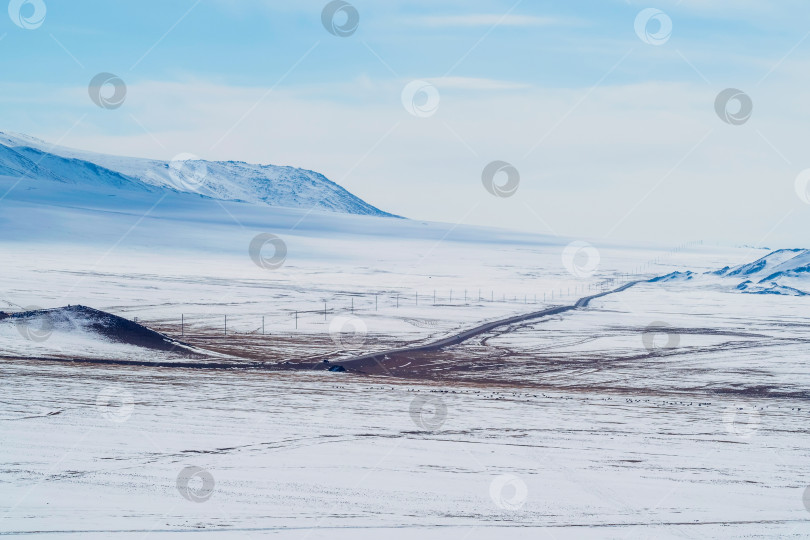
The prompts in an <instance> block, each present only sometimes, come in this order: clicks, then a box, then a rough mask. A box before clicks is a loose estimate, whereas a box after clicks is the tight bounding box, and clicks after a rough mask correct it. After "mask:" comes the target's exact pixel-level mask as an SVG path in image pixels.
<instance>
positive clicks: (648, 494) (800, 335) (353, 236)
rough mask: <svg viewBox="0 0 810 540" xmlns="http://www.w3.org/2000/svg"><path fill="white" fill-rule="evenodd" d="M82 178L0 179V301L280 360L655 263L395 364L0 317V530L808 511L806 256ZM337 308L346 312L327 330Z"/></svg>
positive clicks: (666, 526) (324, 525)
mask: <svg viewBox="0 0 810 540" xmlns="http://www.w3.org/2000/svg"><path fill="white" fill-rule="evenodd" d="M12 157H13V156H12ZM76 157H77V156H73V158H76ZM85 158H87V156H84V157H82V158H81V159H85ZM130 163H132V162H130ZM12 165H13V163H12V164H6V166H7V168H9V170H11V169H10V167H11V166H12ZM83 167H84V166H83ZM84 170H92V169H84ZM130 172H132V171H130ZM6 174H9V173H8V172H6ZM43 174H44V173H43ZM104 174H105V178H106V181H105V182H104V183H101V184H98V183H94V181H92V180H93V178H96V177H93V178H90V177H88V178H85V179H84V180H83V181H82V182H78V183H72V184H71V183H66V182H64V181H61V180H59V179H57V178H43V177H34V178H30V177H25V178H23V179H20V178H19V177H17V176H13V175H12V176H4V177H3V176H0V195H2V194H5V195H4V196H3V197H2V199H0V230H1V231H2V237H1V238H0V252H1V253H2V255H3V258H4V267H3V271H2V272H1V273H0V291H2V297H0V299H1V300H2V304H0V311H6V312H15V311H25V310H27V309H28V308H29V306H39V307H44V308H56V307H60V306H65V305H73V306H75V305H77V304H81V305H86V306H90V307H92V308H96V309H100V310H103V311H105V312H109V313H112V314H115V315H118V316H121V317H124V318H126V319H130V320H132V319H135V318H137V319H138V322H141V323H143V324H144V325H146V326H147V327H149V328H153V329H156V330H159V331H161V332H164V333H165V334H167V335H169V336H170V337H173V338H181V332H182V339H183V340H185V341H187V342H189V343H191V344H192V345H194V346H196V347H198V348H199V349H200V350H205V351H209V352H210V354H211V356H212V357H213V356H216V357H218V358H224V357H228V358H233V359H237V360H238V359H242V360H245V359H249V360H268V361H271V362H282V361H285V360H296V359H305V358H313V357H314V358H320V357H335V356H336V357H338V358H341V357H349V356H352V355H354V354H357V353H358V352H362V351H375V350H385V349H387V348H389V347H393V346H398V345H402V344H404V343H414V342H424V341H427V340H431V339H435V338H438V337H441V336H445V335H448V334H450V333H452V332H454V331H457V330H459V329H462V328H467V327H470V326H473V325H475V324H476V323H479V322H481V321H484V320H491V319H496V318H500V317H504V316H508V315H513V314H517V313H524V312H526V311H534V310H538V309H540V308H542V307H543V306H549V305H561V304H573V303H574V302H575V301H576V299H577V298H579V297H581V296H585V295H587V294H590V293H593V292H596V291H599V290H602V288H603V286H604V283H605V281H606V280H608V279H611V280H613V282H612V284H611V286H612V287H615V286H616V285H618V284H620V283H623V282H626V281H628V280H637V279H647V278H652V277H654V276H664V275H668V274H671V275H670V276H669V277H667V279H663V280H660V281H657V282H653V283H639V284H638V285H635V286H634V287H631V288H630V289H627V290H625V291H623V292H620V293H616V294H613V295H608V296H604V297H601V298H599V299H597V300H594V301H593V302H592V303H591V305H589V307H588V308H586V309H580V310H576V311H572V312H568V313H565V314H561V315H556V316H553V317H549V318H546V319H541V320H538V321H534V322H528V323H521V324H519V325H515V326H514V327H511V328H499V329H497V330H496V331H493V332H491V333H490V334H487V335H483V336H479V337H477V338H475V339H473V340H470V341H468V342H466V343H464V344H462V345H460V346H457V347H451V348H448V349H446V350H443V351H441V352H438V353H436V354H435V355H432V356H431V357H429V358H427V359H426V358H424V357H420V358H414V359H413V363H411V360H408V359H407V358H396V359H395V360H396V368H397V369H396V370H393V373H394V374H395V375H396V376H394V377H391V376H383V375H363V374H354V373H330V372H326V371H318V372H305V371H283V372H272V371H247V370H236V369H231V370H222V369H212V370H207V369H187V368H178V367H176V366H173V367H156V366H148V365H147V366H120V365H101V364H92V363H70V362H66V361H65V360H66V359H70V358H81V359H90V360H93V359H96V360H98V359H109V360H139V361H147V362H149V361H161V362H172V361H180V360H183V361H188V358H187V357H184V356H183V357H181V356H180V355H178V354H176V351H170V352H166V351H161V350H154V349H146V348H144V347H138V346H136V345H133V344H131V343H120V342H116V341H113V340H110V339H105V338H104V337H103V336H99V335H98V334H94V333H93V331H92V329H90V328H89V327H88V326H87V325H86V324H83V323H81V321H79V322H77V323H76V324H75V325H68V326H64V327H59V328H56V329H54V330H53V332H52V333H46V334H47V335H46V336H44V339H41V338H40V337H37V339H34V340H32V339H26V336H25V332H24V331H21V329H20V327H19V326H18V325H16V324H15V322H14V321H13V319H10V318H6V319H2V320H0V375H1V376H2V380H3V385H2V386H0V403H2V408H0V426H2V436H1V437H0V439H1V442H0V458H2V463H3V467H2V468H0V486H2V489H0V534H2V535H8V536H26V537H30V536H34V537H38V536H42V537H48V538H50V537H69V538H74V537H80V538H149V537H170V538H178V537H186V536H187V537H190V538H209V537H210V538H226V537H228V538H229V537H232V536H235V535H237V534H239V535H243V536H247V537H271V536H272V537H279V536H280V537H290V538H357V537H361V538H365V537H378V536H381V535H384V536H386V537H390V538H413V537H414V536H417V535H418V536H420V537H425V538H439V537H441V538H446V537H451V538H471V539H472V538H493V537H497V538H535V537H538V536H548V537H551V538H684V537H685V538H706V537H747V538H764V537H773V538H777V537H778V538H792V537H795V538H804V537H807V536H808V535H810V514H808V510H807V509H806V505H807V506H810V501H807V497H805V495H804V493H805V489H806V488H807V486H808V484H810V474H808V473H807V471H806V468H805V467H804V463H805V462H806V461H807V458H808V455H809V454H810V440H808V430H807V428H806V424H807V419H808V418H810V416H808V415H810V406H808V405H807V398H808V396H810V373H808V370H807V368H806V362H805V360H806V357H807V354H806V350H807V344H808V341H810V317H809V315H810V310H808V309H807V302H808V300H807V296H803V295H802V294H800V293H806V292H810V289H809V288H808V285H807V283H808V282H807V278H806V276H807V274H808V273H807V272H806V271H804V270H802V269H803V268H804V267H805V265H806V264H807V261H806V252H804V251H795V252H779V253H777V254H776V255H769V253H770V251H768V250H759V249H749V248H722V247H719V246H710V245H705V244H700V243H696V244H691V245H689V246H687V247H682V248H680V249H677V250H671V249H669V248H667V247H663V246H625V245H620V244H615V243H614V244H610V243H604V242H597V241H593V244H594V247H595V249H596V252H597V253H598V257H599V264H598V266H594V267H592V265H591V263H593V262H594V260H593V253H594V252H593V251H588V250H586V251H585V252H583V253H584V254H585V259H586V260H584V261H583V260H579V259H576V260H574V261H572V260H571V259H569V258H567V256H566V253H569V251H568V250H567V246H569V244H570V242H571V239H563V238H554V237H545V236H538V235H530V234H518V233H512V232H508V231H500V230H497V229H483V228H471V227H466V226H463V225H459V226H456V225H453V224H436V223H421V222H413V221H409V220H403V219H397V218H390V217H379V216H368V215H347V214H335V213H328V212H324V211H323V207H322V206H317V205H315V206H313V207H311V208H275V207H268V206H262V205H257V204H255V201H254V202H253V203H251V204H248V203H244V202H237V201H232V200H221V198H215V197H213V196H211V194H210V193H209V194H208V195H206V196H202V195H201V194H199V193H197V194H195V193H187V192H182V191H181V190H177V189H170V188H169V187H167V186H162V187H161V186H156V185H153V186H147V187H146V188H143V186H141V187H138V188H137V189H136V188H134V187H133V186H135V185H136V184H130V183H128V182H127V181H125V179H124V180H122V183H121V184H120V185H110V184H109V181H110V177H109V175H107V173H104ZM113 176H114V175H113ZM137 185H140V184H137ZM261 233H270V234H274V235H276V236H278V237H279V238H281V239H282V240H283V242H284V243H285V245H286V248H287V254H286V259H285V260H284V262H283V264H282V265H281V266H280V267H278V268H265V267H261V266H260V265H257V264H255V263H254V261H253V260H252V259H251V256H250V254H249V253H248V249H249V246H250V244H251V241H252V240H253V239H254V238H255V237H256V235H258V234H261ZM583 253H579V255H578V256H580V257H581V256H583ZM762 257H766V259H765V263H756V264H754V265H753V266H752V265H749V263H752V261H757V260H760V259H761V258H762ZM589 258H590V259H589ZM791 261H792V262H791ZM725 267H728V268H727V269H725V270H723V271H721V272H716V271H718V270H720V269H723V268H725ZM583 269H585V270H587V271H584V270H583ZM674 272H679V273H674ZM687 272H691V274H687ZM713 272H714V273H713ZM776 273H779V275H776ZM763 280H764V281H763ZM745 281H750V282H751V283H757V284H758V286H760V287H762V288H763V292H767V294H748V293H751V292H759V289H756V290H746V289H750V288H749V287H740V284H741V283H742V282H745ZM772 283H775V285H772ZM779 287H789V288H790V290H787V289H781V288H779ZM764 289H768V290H767V291H764ZM479 290H480V292H479ZM434 291H435V294H436V300H435V301H434V296H433V295H434ZM451 291H452V292H451ZM795 291H798V293H797V292H795ZM775 293H781V294H775ZM465 295H466V297H465ZM552 295H553V297H552ZM324 304H325V305H324ZM324 309H325V312H324ZM226 316H227V334H226V331H225V317H226ZM181 317H182V320H183V322H184V324H183V327H182V328H181V326H180V321H181ZM296 325H297V326H296ZM345 325H348V326H349V327H352V328H355V327H356V326H357V325H360V327H362V328H364V329H365V330H364V332H362V333H361V334H364V335H360V336H352V337H351V338H350V339H344V332H343V331H345V328H344V326H345ZM74 328H79V329H81V331H74V330H73V329H74ZM262 328H264V332H262ZM29 338H30V336H29ZM203 360H204V359H202V360H200V361H203ZM188 467H194V468H193V469H188ZM803 497H804V498H803ZM805 501H807V502H805Z"/></svg>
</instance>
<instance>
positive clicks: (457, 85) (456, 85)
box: [428, 77, 531, 90]
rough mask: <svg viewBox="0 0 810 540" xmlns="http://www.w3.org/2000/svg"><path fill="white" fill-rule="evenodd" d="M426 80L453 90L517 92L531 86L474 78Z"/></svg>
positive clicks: (442, 87)
mask: <svg viewBox="0 0 810 540" xmlns="http://www.w3.org/2000/svg"><path fill="white" fill-rule="evenodd" d="M428 80H429V81H430V82H432V83H433V84H435V85H436V86H438V87H439V88H441V89H454V90H519V89H522V88H529V87H530V86H531V85H529V84H525V83H518V82H512V81H501V80H497V79H483V78H476V77H438V78H433V79H428Z"/></svg>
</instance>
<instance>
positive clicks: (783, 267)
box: [711, 249, 810, 296]
mask: <svg viewBox="0 0 810 540" xmlns="http://www.w3.org/2000/svg"><path fill="white" fill-rule="evenodd" d="M711 274H713V275H717V276H721V277H723V278H745V279H744V280H743V281H741V282H740V283H738V284H737V285H736V287H735V288H736V289H737V290H739V291H741V292H745V293H751V294H781V295H790V296H804V295H807V294H810V250H808V249H778V250H776V251H772V252H771V253H769V254H767V255H765V256H764V257H761V258H759V259H757V260H756V261H753V262H750V263H746V264H741V265H739V266H735V267H733V268H730V267H725V268H722V269H720V270H718V271H716V272H711Z"/></svg>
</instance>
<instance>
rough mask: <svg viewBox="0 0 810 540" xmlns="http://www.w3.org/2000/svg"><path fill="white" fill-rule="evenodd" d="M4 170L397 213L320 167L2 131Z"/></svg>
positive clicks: (270, 202)
mask: <svg viewBox="0 0 810 540" xmlns="http://www.w3.org/2000/svg"><path fill="white" fill-rule="evenodd" d="M0 175H3V176H12V177H13V176H27V177H31V178H42V179H47V180H55V181H58V182H64V183H72V184H82V185H90V186H93V185H103V186H109V187H113V188H116V189H123V190H135V191H156V190H162V189H163V190H171V191H176V192H185V193H194V194H198V195H202V196H204V197H209V198H212V199H218V200H223V201H240V202H247V203H250V204H256V205H261V206H276V207H284V208H305V209H315V210H325V211H330V212H337V213H345V214H356V215H371V216H382V217H395V216H392V215H391V214H389V213H387V212H383V211H382V210H380V209H378V208H376V207H374V206H372V205H370V204H368V203H367V202H365V201H363V200H362V199H360V198H359V197H356V196H355V195H353V194H351V193H349V192H348V191H346V190H345V189H343V188H342V187H340V186H339V185H337V184H335V183H334V182H332V181H330V180H329V179H327V178H326V177H325V176H323V175H322V174H320V173H317V172H314V171H309V170H306V169H298V168H294V167H281V166H276V165H254V164H249V163H244V162H237V161H213V162H212V161H204V160H200V159H196V158H193V156H188V157H187V158H184V157H181V158H179V159H175V160H173V161H171V162H166V161H158V160H151V159H142V158H130V157H119V156H109V155H103V154H95V153H92V152H85V151H80V150H72V149H69V148H64V147H59V146H54V145H49V144H48V143H46V142H45V141H42V140H40V139H36V138H34V137H29V136H26V135H18V134H10V133H2V132H0Z"/></svg>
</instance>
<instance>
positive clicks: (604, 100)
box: [0, 0, 810, 247]
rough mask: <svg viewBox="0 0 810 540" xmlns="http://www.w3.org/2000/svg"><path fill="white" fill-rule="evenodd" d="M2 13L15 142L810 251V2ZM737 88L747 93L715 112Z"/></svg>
mask: <svg viewBox="0 0 810 540" xmlns="http://www.w3.org/2000/svg"><path fill="white" fill-rule="evenodd" d="M336 6H337V7H336ZM330 8H331V11H330ZM338 8H340V9H338ZM8 11H9V16H8V17H0V70H2V73H3V77H2V81H0V90H1V91H0V118H2V119H3V120H2V122H0V130H3V131H12V132H21V133H26V134H29V135H34V136H37V137H40V138H42V139H45V140H47V141H49V142H54V143H57V142H58V143H59V144H61V145H64V146H70V147H75V148H81V149H85V150H93V151H98V152H104V153H110V154H119V155H131V156H140V157H151V158H158V159H166V160H169V159H171V158H172V157H174V156H176V155H178V154H181V153H191V154H195V155H197V156H200V157H202V158H204V159H211V160H239V161H248V162H254V163H272V164H276V165H292V166H296V167H302V168H306V169H311V170H316V171H318V172H321V173H323V174H325V175H326V176H327V177H328V178H330V179H331V180H333V181H335V182H337V183H339V184H341V185H342V186H344V187H345V188H347V189H348V190H350V191H351V192H353V193H355V194H356V195H358V196H360V197H361V198H363V199H365V200H366V201H368V202H370V203H371V204H374V205H375V206H377V207H379V208H381V209H383V210H386V211H388V212H392V213H395V214H399V215H403V216H407V217H410V218H414V219H420V220H431V221H444V222H450V223H454V224H455V223H458V224H469V225H481V226H492V227H504V228H511V229H517V230H522V231H532V232H537V233H542V234H551V235H560V236H566V237H576V238H587V239H594V240H599V241H602V242H604V241H610V240H615V241H625V240H626V241H644V242H657V243H659V242H660V243H672V244H674V243H678V242H683V241H692V240H705V241H709V242H714V241H717V242H724V243H736V244H745V245H759V246H769V247H799V246H801V247H807V246H806V245H805V244H806V237H807V235H806V231H807V230H808V228H810V195H809V194H808V191H807V187H806V184H807V182H803V181H802V180H801V179H802V178H807V177H808V176H807V175H804V176H803V175H802V172H803V171H805V170H806V169H808V168H810V155H809V154H808V153H807V151H806V149H805V141H806V140H808V132H809V131H810V108H808V107H807V106H806V98H805V96H806V94H807V88H808V84H807V83H808V77H809V74H810V69H808V68H810V61H809V60H810V39H808V36H809V35H810V32H808V30H810V29H809V28H808V27H807V25H806V21H807V20H808V16H809V15H810V3H808V2H806V1H799V0H782V1H780V2H773V1H772V0H714V1H712V2H705V1H703V0H680V1H677V0H672V1H660V2H657V3H655V4H648V3H646V2H645V3H640V2H636V1H631V0H598V1H597V0H582V1H570V2H549V1H543V0H522V1H516V0H508V1H503V2H502V1H498V0H492V1H479V0H463V1H462V0H430V1H428V0H409V1H407V2H405V1H400V0H385V1H383V0H375V1H370V0H368V1H365V0H352V1H351V3H350V4H348V5H344V4H341V5H336V4H331V3H329V2H326V1H322V0H318V1H311V0H299V1H296V2H281V1H269V0H199V1H197V0H169V1H167V0H163V1H160V2H157V1H153V0H141V1H139V2H123V1H121V2H109V1H96V0H78V1H71V2H68V1H66V0H11V2H10V3H9V10H8ZM325 13H326V15H325ZM355 15H356V17H357V20H358V22H357V24H356V26H355V25H354V20H353V19H352V17H354V16H355ZM347 23H348V26H351V28H347ZM343 34H345V35H343ZM99 73H110V74H112V75H114V76H115V77H117V79H116V80H118V79H120V81H123V83H124V84H125V85H126V94H125V98H124V99H123V102H121V103H117V102H116V103H115V104H114V105H116V106H109V103H110V101H109V100H110V98H111V93H110V92H111V89H112V88H111V87H109V86H108V87H104V88H102V90H101V92H102V96H103V97H104V98H106V99H107V102H106V103H107V106H99V104H98V102H101V103H102V105H104V103H105V102H104V99H98V98H97V99H96V101H94V100H93V99H92V98H91V96H90V93H89V91H88V85H89V84H90V81H91V80H92V79H93V78H94V77H95V76H96V75H97V74H99ZM107 79H109V77H107ZM726 89H737V90H738V91H739V92H732V94H734V95H737V96H738V97H739V96H740V95H741V96H742V97H739V99H736V98H735V99H731V100H730V101H728V103H724V104H723V106H721V107H720V108H718V106H717V104H716V101H717V99H718V95H720V96H722V95H724V94H723V91H724V90H726ZM740 100H742V102H745V101H746V100H750V102H749V103H750V105H751V111H750V114H748V111H747V110H738V109H739V108H740V107H741V103H742V102H741V101H740ZM119 105H120V106H119ZM492 162H502V166H500V167H498V166H496V167H495V169H496V170H500V171H501V172H500V173H497V174H495V176H494V177H493V178H494V180H492V182H490V185H492V184H493V183H494V185H495V186H496V187H497V186H501V187H502V186H503V184H504V182H506V181H507V172H510V173H511V174H513V175H514V178H512V177H510V178H509V181H510V182H512V181H514V183H513V185H512V186H511V187H510V189H507V190H506V191H504V190H503V189H501V190H498V189H489V190H488V189H486V186H485V185H484V184H485V183H486V182H485V179H484V178H482V174H484V171H487V170H490V169H491V168H488V165H489V164H491V163H492ZM504 167H506V168H504ZM797 178H798V179H799V180H798V181H797ZM515 186H516V189H512V188H514V187H515Z"/></svg>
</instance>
